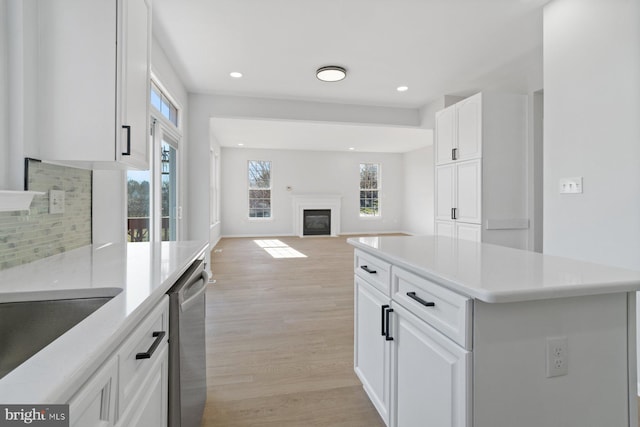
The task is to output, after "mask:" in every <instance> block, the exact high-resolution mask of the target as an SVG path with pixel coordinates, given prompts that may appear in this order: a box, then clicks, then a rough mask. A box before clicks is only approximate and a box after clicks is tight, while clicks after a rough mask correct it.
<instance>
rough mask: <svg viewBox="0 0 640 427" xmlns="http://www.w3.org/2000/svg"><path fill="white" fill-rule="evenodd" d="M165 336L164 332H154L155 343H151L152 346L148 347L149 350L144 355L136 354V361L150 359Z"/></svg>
mask: <svg viewBox="0 0 640 427" xmlns="http://www.w3.org/2000/svg"><path fill="white" fill-rule="evenodd" d="M165 335H166V332H165V331H160V332H154V333H153V336H154V337H155V338H156V339H155V341H154V342H153V344H151V347H149V350H147V351H146V352H145V353H138V354H136V360H137V359H151V356H153V353H154V352H155V351H156V349H157V348H158V346H160V343H161V342H162V339H163V338H164V336H165Z"/></svg>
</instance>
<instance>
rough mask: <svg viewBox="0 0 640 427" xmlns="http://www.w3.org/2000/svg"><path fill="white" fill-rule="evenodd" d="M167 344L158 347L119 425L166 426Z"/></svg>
mask: <svg viewBox="0 0 640 427" xmlns="http://www.w3.org/2000/svg"><path fill="white" fill-rule="evenodd" d="M168 351H169V349H168V346H167V345H166V344H165V345H164V346H163V348H162V349H158V352H159V353H158V357H157V358H156V360H155V361H154V362H153V366H152V367H151V369H150V370H149V374H148V375H147V378H146V379H145V382H144V383H143V384H142V386H141V387H140V388H139V390H138V391H137V394H136V396H135V397H134V398H133V400H132V401H131V404H130V405H129V406H130V407H131V408H132V410H131V411H129V412H127V413H126V414H125V416H124V417H123V418H121V419H120V420H119V421H118V424H117V425H118V426H119V427H127V426H136V427H166V425H167V421H168V406H167V403H168V402H169V393H168V390H169V388H168V373H169V371H168V369H169V368H168V362H169V359H168Z"/></svg>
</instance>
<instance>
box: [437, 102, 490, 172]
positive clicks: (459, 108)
mask: <svg viewBox="0 0 640 427" xmlns="http://www.w3.org/2000/svg"><path fill="white" fill-rule="evenodd" d="M435 141H436V164H437V165H441V164H445V163H451V162H455V161H460V160H470V159H477V158H480V157H482V94H480V93H478V94H476V95H473V96H471V97H469V98H467V99H464V100H462V101H460V102H458V103H457V104H454V105H451V106H449V107H447V108H445V109H444V110H441V111H439V112H438V113H436V128H435Z"/></svg>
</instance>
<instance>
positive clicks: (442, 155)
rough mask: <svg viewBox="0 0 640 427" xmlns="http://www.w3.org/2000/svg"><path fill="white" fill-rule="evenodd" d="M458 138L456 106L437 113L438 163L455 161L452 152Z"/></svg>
mask: <svg viewBox="0 0 640 427" xmlns="http://www.w3.org/2000/svg"><path fill="white" fill-rule="evenodd" d="M455 140H456V109H455V106H454V105H452V106H451V107H448V108H445V109H444V110H442V111H438V112H437V113H436V129H435V148H436V153H435V157H436V165H439V164H442V163H448V162H451V161H453V158H452V152H451V150H453V149H454V148H456V145H455Z"/></svg>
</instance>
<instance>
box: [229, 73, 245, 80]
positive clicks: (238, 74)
mask: <svg viewBox="0 0 640 427" xmlns="http://www.w3.org/2000/svg"><path fill="white" fill-rule="evenodd" d="M229 75H230V76H231V77H233V78H234V79H239V78H240V77H242V73H240V72H238V71H232V72H230V73H229Z"/></svg>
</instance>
